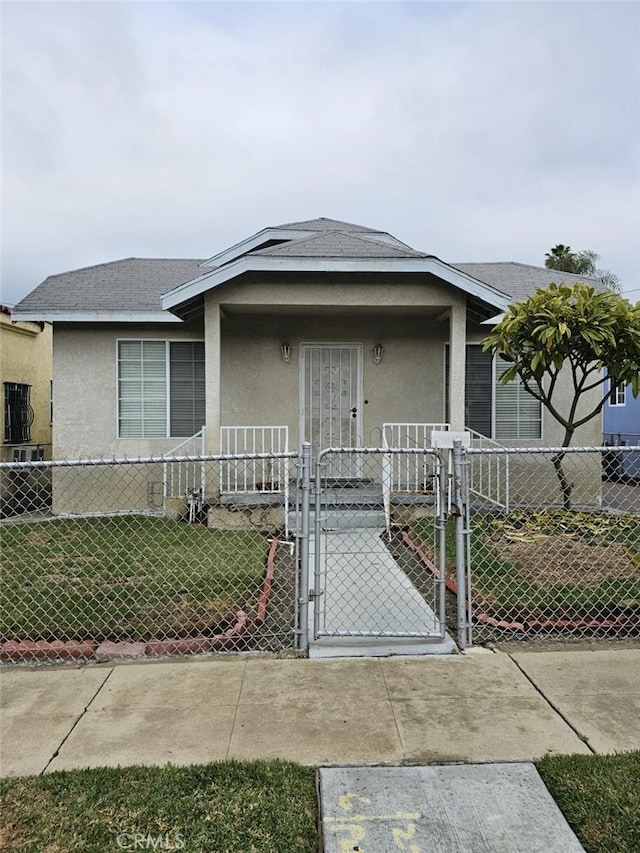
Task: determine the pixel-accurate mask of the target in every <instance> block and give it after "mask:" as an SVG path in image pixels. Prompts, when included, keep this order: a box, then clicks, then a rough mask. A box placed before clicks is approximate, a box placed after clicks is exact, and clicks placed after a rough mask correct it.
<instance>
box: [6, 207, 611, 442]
mask: <svg viewBox="0 0 640 853" xmlns="http://www.w3.org/2000/svg"><path fill="white" fill-rule="evenodd" d="M562 277H563V279H565V280H568V281H571V280H576V281H577V280H580V279H579V277H577V276H571V275H569V274H562ZM557 278H558V273H557V272H554V271H552V270H547V269H544V268H538V267H533V266H528V265H525V264H519V263H477V264H474V263H455V264H452V263H448V262H445V261H443V260H441V259H439V258H438V257H436V256H435V255H433V254H429V253H426V252H423V251H418V250H416V249H413V248H411V247H410V246H408V245H406V244H405V243H403V242H401V241H400V240H399V239H397V238H396V237H394V236H392V235H391V234H389V233H387V232H384V231H378V230H376V229H374V228H368V227H365V226H361V225H353V224H350V223H346V222H340V221H337V220H333V219H326V218H320V219H313V220H309V221H304V222H293V223H287V224H284V225H278V226H273V227H267V228H264V229H263V230H262V231H259V232H258V233H256V234H254V235H252V236H250V237H248V238H247V239H245V240H242V241H241V242H239V243H237V244H236V245H234V246H231V247H230V248H228V249H226V250H225V251H223V252H220V253H218V254H216V255H214V256H212V257H209V258H206V259H204V260H177V259H141V258H127V259H123V260H117V261H113V262H111V263H104V264H99V265H96V266H92V267H87V268H83V269H77V270H72V271H70V272H66V273H62V274H58V275H52V276H50V277H49V278H47V279H46V280H45V281H44V282H43V283H42V284H41V285H40V286H39V287H37V288H36V289H35V290H34V291H33V292H32V293H30V294H29V295H28V296H27V297H26V298H25V299H23V300H22V302H20V303H19V305H18V306H17V307H16V316H17V317H18V318H19V319H20V320H22V321H26V322H32V323H33V322H43V321H46V322H50V323H52V324H53V341H54V343H53V373H54V387H55V395H56V402H55V411H54V455H55V457H56V458H70V459H80V458H97V457H124V456H127V457H129V458H133V457H148V456H160V455H162V454H166V453H170V452H172V451H174V450H176V448H182V452H183V453H184V452H185V451H184V448H187V447H189V448H190V449H191V452H193V449H194V447H198V448H200V447H204V448H205V449H206V451H207V452H209V453H216V452H220V451H225V452H228V451H233V450H243V449H251V448H254V449H258V450H269V449H271V450H273V449H283V446H284V445H283V444H282V441H283V440H284V441H285V442H286V445H287V446H288V447H289V448H291V449H297V448H298V447H299V445H300V442H301V441H303V440H308V441H310V442H311V443H312V446H313V448H314V450H319V449H320V448H322V447H324V446H362V445H375V446H379V445H380V443H381V441H382V439H383V437H384V435H385V431H386V430H389V429H393V427H390V426H389V425H393V424H399V425H410V424H413V425H415V424H421V425H425V426H426V427H428V426H431V425H438V424H443V423H446V424H449V425H450V426H451V428H452V429H455V430H462V429H464V428H465V427H466V428H469V429H471V430H473V431H474V432H475V433H476V434H478V435H481V436H485V437H487V439H491V440H494V441H497V442H499V443H501V444H513V443H515V444H525V445H536V444H538V445H540V444H541V445H553V444H559V443H560V440H561V430H560V428H559V426H558V425H557V424H556V423H555V422H554V421H553V420H552V419H551V418H546V417H544V415H543V412H542V411H541V407H540V405H539V404H538V403H537V402H536V401H535V400H533V399H532V398H531V397H530V396H529V395H527V394H526V393H525V392H524V390H523V389H522V387H521V386H520V385H519V384H518V383H517V382H513V383H510V384H509V385H507V386H501V385H499V384H498V382H497V379H498V375H499V371H500V366H499V365H498V364H496V362H495V361H494V360H493V359H492V358H491V356H490V355H489V354H487V353H483V352H482V348H481V345H480V342H481V340H482V338H483V336H484V335H485V334H486V328H487V326H486V325H483V324H485V323H486V322H487V321H489V320H490V319H491V318H492V317H495V316H496V315H498V314H500V313H501V312H502V311H503V310H504V309H505V308H506V306H507V305H508V304H509V303H511V302H513V301H517V300H518V299H520V298H523V297H525V296H527V295H529V294H531V293H532V292H533V291H534V290H535V289H536V288H537V287H540V286H546V285H548V284H549V283H550V282H551V281H553V280H556V279H557ZM203 427H205V433H204V437H202V436H201V435H200V433H201V430H202V428H203ZM264 427H269V428H272V427H273V428H274V429H275V430H276V431H275V432H274V431H267V433H265V432H264V430H262V432H259V431H258V430H259V429H262V428H264ZM600 433H601V425H600V423H599V422H597V420H596V421H594V422H592V423H591V424H585V426H584V427H582V428H581V431H580V435H579V437H578V438H577V439H576V444H584V445H597V444H598V443H599V441H600ZM264 435H267V436H268V439H266V440H265V439H264ZM424 435H428V430H426V429H425V431H424ZM194 436H198V438H197V442H203V444H198V443H197V444H195V445H194V444H191V445H189V444H188V439H190V438H191V437H194ZM256 436H260V438H259V442H262V444H259V445H256V443H255V442H256V440H257V439H256ZM283 436H285V438H284V439H283V438H282V437H283ZM391 440H393V436H391ZM265 441H267V442H268V445H269V446H268V447H267V445H266V444H265ZM252 442H253V443H252Z"/></svg>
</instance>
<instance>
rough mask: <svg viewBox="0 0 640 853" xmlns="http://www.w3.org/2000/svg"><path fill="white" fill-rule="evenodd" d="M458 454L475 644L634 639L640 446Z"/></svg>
mask: <svg viewBox="0 0 640 853" xmlns="http://www.w3.org/2000/svg"><path fill="white" fill-rule="evenodd" d="M613 453H615V459H614V458H613V456H612V454H613ZM463 458H464V464H463V468H465V469H466V472H465V473H466V477H465V482H466V494H465V501H466V513H467V518H466V526H467V535H468V545H467V547H468V553H467V554H466V555H465V556H466V560H467V569H468V575H469V582H470V590H469V599H470V602H471V611H472V612H471V621H472V626H473V627H472V632H473V633H472V636H473V639H474V641H475V642H476V643H479V642H483V641H487V640H498V639H499V640H504V639H526V638H530V637H546V638H568V637H602V638H606V637H633V636H639V635H640V448H637V447H636V448H633V447H616V448H615V450H614V449H612V448H569V449H565V450H562V449H558V448H555V449H538V448H535V449H495V448H494V449H490V450H489V449H483V450H474V449H471V450H468V451H466V453H464V454H463Z"/></svg>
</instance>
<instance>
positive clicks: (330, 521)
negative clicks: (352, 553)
mask: <svg viewBox="0 0 640 853" xmlns="http://www.w3.org/2000/svg"><path fill="white" fill-rule="evenodd" d="M320 518H321V524H322V529H323V530H354V529H356V528H365V529H367V530H370V529H372V528H373V529H380V530H384V528H385V526H386V521H385V515H384V511H383V510H380V509H361V508H359V507H354V508H350V507H340V509H336V510H325V511H323V512H322V514H321V516H320ZM315 523H316V514H315V512H314V511H313V510H312V511H311V518H310V525H311V532H312V533H313V532H314V530H315ZM295 525H296V514H295V513H289V526H290V527H291V528H292V529H293V528H295Z"/></svg>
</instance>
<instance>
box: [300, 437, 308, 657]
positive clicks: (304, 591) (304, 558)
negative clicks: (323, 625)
mask: <svg viewBox="0 0 640 853" xmlns="http://www.w3.org/2000/svg"><path fill="white" fill-rule="evenodd" d="M300 491H301V502H300V532H299V537H300V587H299V596H298V625H299V629H300V633H299V635H298V648H299V649H300V651H306V650H307V649H308V647H309V527H310V523H309V519H310V515H311V444H310V443H309V442H308V441H305V442H303V444H302V453H301V477H300Z"/></svg>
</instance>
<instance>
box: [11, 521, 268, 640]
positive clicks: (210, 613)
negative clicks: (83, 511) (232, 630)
mask: <svg viewBox="0 0 640 853" xmlns="http://www.w3.org/2000/svg"><path fill="white" fill-rule="evenodd" d="M0 547H1V550H2V556H3V576H2V591H3V599H4V608H3V613H2V616H1V621H0V633H1V634H2V637H3V638H4V639H7V640H11V639H18V640H22V639H30V640H37V639H43V640H51V639H85V638H93V639H96V640H103V639H114V640H115V639H140V640H144V639H150V638H152V637H157V636H187V635H189V634H192V633H199V632H205V633H206V632H212V631H215V630H216V626H218V625H223V626H224V625H227V624H229V622H230V621H231V622H232V620H233V616H234V613H235V610H236V609H238V608H240V607H242V606H243V605H245V604H246V603H247V602H248V601H251V600H252V599H253V598H254V597H255V593H256V591H257V590H258V588H259V586H260V582H261V579H262V576H263V572H264V567H265V560H266V553H267V547H268V545H267V543H266V541H265V539H264V538H263V537H262V536H260V535H259V534H258V533H252V532H242V531H221V530H208V529H206V528H204V527H200V526H194V525H189V524H186V523H182V522H176V521H172V520H170V519H166V518H150V517H147V516H119V517H110V518H84V519H54V520H51V521H47V522H41V523H39V524H17V525H15V526H12V527H8V528H4V529H2V530H1V531H0Z"/></svg>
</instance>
